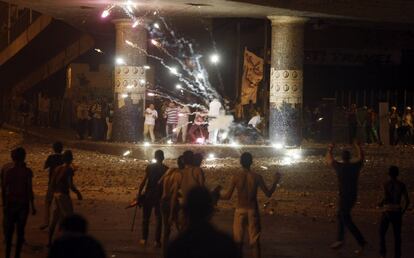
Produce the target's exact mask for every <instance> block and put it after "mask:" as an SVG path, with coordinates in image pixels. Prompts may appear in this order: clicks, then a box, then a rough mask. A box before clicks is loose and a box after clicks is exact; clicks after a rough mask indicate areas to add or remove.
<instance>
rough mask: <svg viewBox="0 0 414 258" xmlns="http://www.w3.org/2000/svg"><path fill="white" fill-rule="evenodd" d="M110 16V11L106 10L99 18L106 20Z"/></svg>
mask: <svg viewBox="0 0 414 258" xmlns="http://www.w3.org/2000/svg"><path fill="white" fill-rule="evenodd" d="M110 14H111V9H106V10H104V11H103V12H102V14H101V17H102V18H106V17H108V16H109V15H110Z"/></svg>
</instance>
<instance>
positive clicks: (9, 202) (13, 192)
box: [1, 148, 36, 258]
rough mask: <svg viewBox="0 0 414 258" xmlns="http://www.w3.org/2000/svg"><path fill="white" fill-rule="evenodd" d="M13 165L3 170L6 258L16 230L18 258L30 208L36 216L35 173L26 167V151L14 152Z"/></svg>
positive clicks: (16, 150) (17, 257) (16, 255)
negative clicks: (33, 185)
mask: <svg viewBox="0 0 414 258" xmlns="http://www.w3.org/2000/svg"><path fill="white" fill-rule="evenodd" d="M12 158H13V165H11V166H10V165H9V166H8V167H5V168H4V170H2V184H1V185H2V200H3V206H4V208H3V209H4V214H3V216H4V227H3V229H4V230H5V238H6V239H5V240H6V254H5V257H6V258H10V255H11V247H12V242H13V234H14V229H15V227H16V230H17V242H16V253H15V256H14V257H16V258H19V257H20V253H21V250H22V247H23V244H24V241H25V238H24V231H25V227H26V222H27V217H28V215H29V210H30V206H31V208H32V214H33V215H35V214H36V208H35V206H34V195H33V188H32V178H33V172H32V170H31V169H30V168H28V167H26V163H25V159H26V151H25V150H24V149H23V148H17V149H15V150H13V151H12Z"/></svg>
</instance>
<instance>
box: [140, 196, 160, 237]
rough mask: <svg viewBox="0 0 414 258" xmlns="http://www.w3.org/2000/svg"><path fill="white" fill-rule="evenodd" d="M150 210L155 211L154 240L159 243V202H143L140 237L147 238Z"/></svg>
mask: <svg viewBox="0 0 414 258" xmlns="http://www.w3.org/2000/svg"><path fill="white" fill-rule="evenodd" d="M152 210H154V213H155V222H156V225H155V241H156V242H158V243H160V242H161V230H162V218H161V210H160V204H159V203H158V204H150V203H144V205H143V206H142V239H144V240H147V239H148V233H149V223H150V218H151V213H152Z"/></svg>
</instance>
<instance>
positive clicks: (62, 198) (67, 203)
mask: <svg viewBox="0 0 414 258" xmlns="http://www.w3.org/2000/svg"><path fill="white" fill-rule="evenodd" d="M62 160H63V165H61V166H59V167H57V168H56V169H55V171H54V172H53V173H52V178H51V183H50V186H49V187H50V189H51V190H50V191H51V192H52V194H53V202H54V206H55V209H54V211H53V216H52V221H51V223H50V226H49V246H50V245H51V244H52V240H53V235H54V233H55V228H56V225H57V224H58V222H60V221H62V220H63V219H64V218H66V217H68V216H70V215H72V214H73V204H72V199H71V198H70V195H69V191H72V192H74V193H75V194H76V196H77V198H78V200H82V199H83V197H82V194H81V193H80V191H79V190H78V189H77V188H76V186H75V184H74V183H73V176H74V173H75V171H76V167H75V166H74V165H73V164H72V162H73V154H72V151H70V150H67V151H65V152H64V153H63V155H62Z"/></svg>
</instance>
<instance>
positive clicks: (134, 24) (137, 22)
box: [132, 20, 139, 28]
mask: <svg viewBox="0 0 414 258" xmlns="http://www.w3.org/2000/svg"><path fill="white" fill-rule="evenodd" d="M138 25H139V21H138V20H136V21H134V23H133V24H132V28H135V27H137V26H138Z"/></svg>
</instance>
